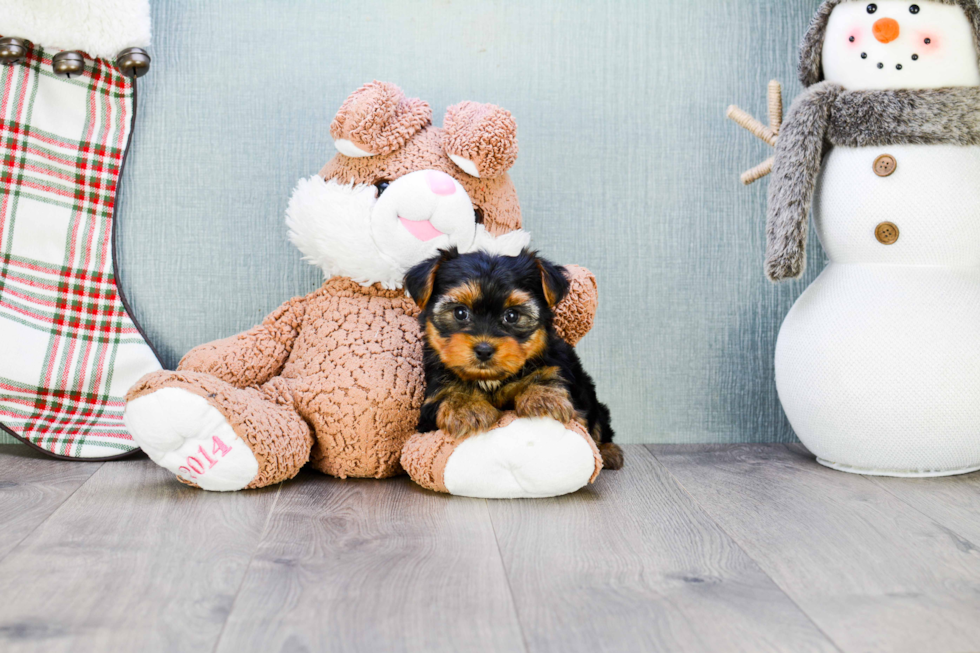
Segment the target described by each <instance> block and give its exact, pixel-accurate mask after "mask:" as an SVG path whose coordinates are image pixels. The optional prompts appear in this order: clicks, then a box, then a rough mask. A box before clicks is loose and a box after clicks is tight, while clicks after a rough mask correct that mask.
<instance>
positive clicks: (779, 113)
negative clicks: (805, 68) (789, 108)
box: [769, 79, 783, 147]
mask: <svg viewBox="0 0 980 653" xmlns="http://www.w3.org/2000/svg"><path fill="white" fill-rule="evenodd" d="M782 126H783V85H782V84H780V83H779V82H777V81H776V80H775V79H774V80H772V81H771V82H769V129H771V130H772V132H773V133H774V134H777V135H778V134H779V129H780V127H782ZM773 147H775V145H773Z"/></svg>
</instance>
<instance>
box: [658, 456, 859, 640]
mask: <svg viewBox="0 0 980 653" xmlns="http://www.w3.org/2000/svg"><path fill="white" fill-rule="evenodd" d="M654 446H656V445H649V444H648V445H644V448H645V449H646V450H647V451H648V452H650V455H652V456H653V457H654V458H655V459H656V460H657V462H658V463H660V466H661V467H663V468H664V470H666V472H667V473H668V474H669V475H670V477H671V478H672V479H673V480H674V482H675V483H677V486H678V487H679V488H680V489H681V490H682V491H683V492H684V494H686V495H687V496H689V497H690V498H691V501H693V502H694V505H696V506H697V507H698V510H700V511H701V512H702V513H704V515H705V517H707V518H708V519H710V520H711V521H712V523H714V524H715V525H716V526H717V527H718V528H719V529H721V531H722V532H723V533H725V535H727V536H728V537H729V538H730V539H731V541H732V542H734V543H735V546H737V547H738V548H739V549H741V550H742V552H743V553H745V555H746V556H748V558H749V559H750V560H752V562H754V563H755V566H756V567H758V568H759V571H761V572H762V573H763V574H765V575H766V576H767V577H768V578H769V579H770V580H771V581H772V582H773V584H774V585H775V586H776V587H778V588H779V589H780V590H781V591H782V593H783V594H785V595H786V598H787V599H788V600H789V601H791V602H792V603H793V605H795V606H796V607H797V609H799V611H800V612H801V613H802V614H803V615H805V616H806V618H807V621H809V622H810V623H811V624H813V627H814V628H816V629H817V631H818V632H820V634H822V635H823V636H824V637H825V638H827V641H828V642H830V643H831V644H832V645H833V646H834V648H836V649H837V650H838V651H840V652H841V653H844V649H843V648H842V647H841V645H840V644H839V643H838V642H837V641H836V640H835V639H834V638H833V637H831V636H830V635H829V634H828V633H827V631H825V630H824V629H823V628H821V627H820V624H818V623H817V622H816V621H814V619H813V616H812V615H810V613H809V612H807V611H806V610H804V609H803V606H801V605H800V604H799V603H798V602H797V601H796V599H794V598H793V596H792V594H791V593H790V591H789V588H787V587H784V586H783V585H782V584H781V583H780V582H779V581H778V580H777V579H776V578H773V577H772V575H771V574H770V573H769V572H767V571H766V569H765V565H764V564H763V561H761V560H759V559H757V558H756V557H755V556H753V555H752V554H750V553H749V552H748V550H747V549H746V548H745V546H744V545H743V544H742V542H741V541H739V539H738V538H737V537H736V536H735V535H734V534H732V533H731V532H729V531H728V529H726V528H725V527H724V526H723V525H722V524H720V523H719V522H718V521H717V520H716V519H715V518H714V517H713V516H712V515H711V512H710V511H709V510H707V509H706V508H705V507H704V506H703V505H701V502H700V501H699V500H698V498H697V497H696V496H694V494H693V493H691V492H690V491H689V490H688V489H687V487H686V486H685V485H684V483H682V482H681V480H680V479H679V478H677V476H676V475H675V474H674V472H673V471H672V470H671V469H670V466H669V465H666V464H664V463H663V462H662V461H661V460H660V458H659V457H658V456H657V453H656V452H655V451H654V450H653V447H654ZM781 446H784V447H785V445H781Z"/></svg>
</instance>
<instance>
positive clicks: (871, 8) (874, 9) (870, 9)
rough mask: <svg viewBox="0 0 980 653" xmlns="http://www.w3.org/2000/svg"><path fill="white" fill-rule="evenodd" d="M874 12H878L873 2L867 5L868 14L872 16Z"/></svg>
mask: <svg viewBox="0 0 980 653" xmlns="http://www.w3.org/2000/svg"><path fill="white" fill-rule="evenodd" d="M876 11H878V5H876V4H874V3H873V2H872V3H871V4H870V5H868V13H869V14H873V13H874V12H876Z"/></svg>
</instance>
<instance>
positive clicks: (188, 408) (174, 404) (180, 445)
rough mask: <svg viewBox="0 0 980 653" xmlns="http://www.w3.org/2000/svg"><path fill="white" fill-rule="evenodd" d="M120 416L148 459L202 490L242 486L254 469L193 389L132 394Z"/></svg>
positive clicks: (217, 416) (239, 444)
mask: <svg viewBox="0 0 980 653" xmlns="http://www.w3.org/2000/svg"><path fill="white" fill-rule="evenodd" d="M123 420H124V421H125V422H126V428H128V429H129V432H130V434H132V436H133V439H134V440H136V443H137V444H138V445H139V446H140V448H142V449H143V451H145V452H146V455H148V456H149V457H150V459H151V460H152V461H153V462H155V463H156V464H158V465H160V466H161V467H164V468H166V469H168V470H170V471H171V472H173V473H174V474H176V475H177V476H179V477H181V478H183V479H184V480H188V481H191V482H193V483H196V484H197V485H199V486H200V487H202V488H203V489H205V490H215V491H218V492H227V491H230V490H241V489H242V488H244V487H245V486H246V485H248V484H249V483H251V482H252V479H253V478H255V475H256V474H258V473H259V463H258V461H257V460H256V459H255V455H254V454H253V453H252V450H251V449H249V447H248V445H247V444H245V441H244V440H242V439H241V438H240V437H238V435H237V434H236V433H235V431H234V429H232V427H231V424H229V423H228V421H227V420H226V419H225V417H224V415H222V414H221V413H220V412H219V411H218V409H217V408H215V407H214V406H212V405H211V404H209V403H208V402H207V400H206V399H204V397H201V396H198V395H196V394H194V393H192V392H188V391H186V390H181V389H180V388H163V389H162V390H157V391H156V392H154V393H151V394H148V395H144V396H142V397H140V398H138V399H134V400H133V401H131V402H129V403H128V404H126V412H125V414H124V415H123Z"/></svg>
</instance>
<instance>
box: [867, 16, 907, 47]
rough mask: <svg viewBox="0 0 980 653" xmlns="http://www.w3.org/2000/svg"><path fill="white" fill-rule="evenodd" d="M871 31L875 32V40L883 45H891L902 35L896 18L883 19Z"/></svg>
mask: <svg viewBox="0 0 980 653" xmlns="http://www.w3.org/2000/svg"><path fill="white" fill-rule="evenodd" d="M871 31H872V32H874V35H875V38H876V39H878V40H879V41H881V42H882V43H891V42H892V41H894V40H895V39H897V38H898V35H899V34H900V33H901V29H899V27H898V21H897V20H895V19H894V18H882V19H881V20H879V21H878V22H876V23H875V24H874V27H872V28H871Z"/></svg>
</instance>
